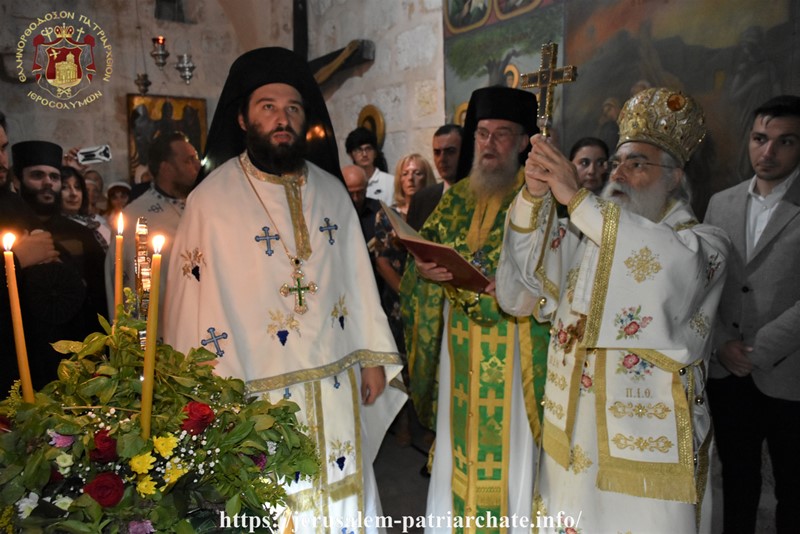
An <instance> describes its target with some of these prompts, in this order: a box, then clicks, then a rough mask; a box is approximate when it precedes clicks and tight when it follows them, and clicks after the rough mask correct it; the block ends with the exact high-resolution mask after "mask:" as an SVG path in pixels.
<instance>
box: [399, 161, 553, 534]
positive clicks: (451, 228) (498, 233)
mask: <svg viewBox="0 0 800 534" xmlns="http://www.w3.org/2000/svg"><path fill="white" fill-rule="evenodd" d="M517 180H518V182H519V184H518V185H521V182H522V174H521V172H520V174H518V176H517ZM517 190H518V188H514V190H513V191H511V192H509V193H508V194H507V195H506V196H505V197H504V198H502V199H501V200H499V201H497V202H488V203H485V202H484V203H481V202H477V201H476V198H475V196H474V194H473V193H472V191H471V190H470V188H469V179H465V180H462V181H460V182H459V183H457V184H456V185H454V186H453V187H451V188H450V189H449V190H448V191H447V192H446V193H445V195H444V196H443V197H442V200H441V201H440V203H439V205H438V207H437V208H436V210H435V211H434V212H433V214H432V215H431V216H430V217H429V218H428V220H427V221H426V223H425V225H424V226H423V228H422V230H421V232H420V233H421V234H422V235H423V237H425V238H426V239H430V240H432V241H435V242H437V243H445V244H448V245H450V246H452V247H454V248H455V249H456V250H457V251H458V252H459V253H461V255H462V256H463V257H465V258H467V259H472V257H473V254H474V253H475V252H476V250H479V251H480V256H481V258H482V264H483V267H484V269H486V271H487V272H488V276H490V277H491V276H494V273H495V271H496V269H497V263H498V261H499V259H500V250H501V246H502V242H503V229H504V223H505V218H506V212H507V210H508V207H509V206H510V204H511V201H512V200H513V198H514V196H515V195H516V192H517ZM476 245H477V246H476ZM445 294H446V296H447V298H448V299H449V300H450V303H451V308H450V316H449V317H448V318H447V321H445V320H444V317H443V316H442V315H443V304H444V296H445ZM400 296H401V303H402V310H403V320H404V324H405V329H406V345H407V352H408V359H409V373H410V393H411V398H412V400H413V402H414V405H415V408H416V409H417V412H418V413H419V415H420V419H421V421H422V422H423V424H425V425H427V426H429V427H430V428H435V418H436V417H435V414H436V403H437V399H436V393H437V377H438V367H439V365H438V364H439V354H440V347H441V343H442V342H443V341H444V342H446V343H448V348H449V353H450V363H451V374H450V380H451V383H450V386H451V387H450V390H451V393H452V398H451V399H448V400H447V401H446V404H445V409H449V410H450V422H451V438H452V442H451V443H450V444H447V445H449V446H450V447H451V449H452V454H453V478H452V486H453V514H454V516H482V517H485V516H486V513H487V512H488V513H489V514H490V515H492V516H495V517H496V518H498V519H499V518H500V517H501V516H505V515H507V513H506V512H507V503H508V474H509V469H510V467H509V460H510V458H509V455H508V451H509V440H510V424H509V421H510V417H511V385H512V376H513V357H514V348H515V339H516V338H517V336H518V339H519V350H520V356H521V358H520V359H521V371H522V388H523V396H524V401H525V406H526V410H527V413H528V419H529V424H530V427H531V432H532V433H533V436H534V438H535V439H536V440H537V442H538V441H539V439H540V433H541V432H540V421H541V416H542V414H541V406H540V403H539V400H541V399H542V397H543V390H544V382H545V370H546V360H547V345H548V341H549V334H548V329H549V324H540V323H537V322H536V321H535V320H533V318H532V317H523V318H517V317H512V316H510V315H507V314H506V313H504V312H503V311H502V310H500V309H499V307H498V305H497V301H496V300H495V299H494V298H493V297H491V296H488V295H483V294H482V295H478V294H476V293H473V292H470V291H462V290H457V289H454V288H452V287H450V286H443V285H439V284H435V283H432V282H428V281H426V280H424V279H422V278H419V277H418V276H417V272H416V268H415V265H414V262H413V261H409V262H408V263H407V267H406V272H405V274H404V276H403V280H402V282H401V286H400ZM445 327H446V331H445ZM532 414H533V416H532ZM447 445H446V444H442V443H439V444H437V447H443V446H447ZM512 468H513V467H512ZM472 527H473V528H464V529H456V530H457V531H459V532H461V531H475V526H474V524H473V525H472ZM504 530H505V529H500V528H498V529H492V528H486V527H484V528H481V529H480V531H481V532H501V531H504Z"/></svg>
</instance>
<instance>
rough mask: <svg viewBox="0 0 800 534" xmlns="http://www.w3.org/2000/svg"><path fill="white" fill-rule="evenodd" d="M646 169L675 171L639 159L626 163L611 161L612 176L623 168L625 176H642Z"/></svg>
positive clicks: (669, 167) (626, 161)
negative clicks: (655, 168) (659, 168)
mask: <svg viewBox="0 0 800 534" xmlns="http://www.w3.org/2000/svg"><path fill="white" fill-rule="evenodd" d="M645 167H661V168H662V169H674V168H675V167H672V166H670V165H660V164H658V163H650V162H649V161H642V160H639V159H626V160H625V161H619V160H611V161H609V169H610V174H614V173H615V172H616V171H617V170H618V169H620V168H622V170H623V171H625V174H641V173H643V172H644V171H645Z"/></svg>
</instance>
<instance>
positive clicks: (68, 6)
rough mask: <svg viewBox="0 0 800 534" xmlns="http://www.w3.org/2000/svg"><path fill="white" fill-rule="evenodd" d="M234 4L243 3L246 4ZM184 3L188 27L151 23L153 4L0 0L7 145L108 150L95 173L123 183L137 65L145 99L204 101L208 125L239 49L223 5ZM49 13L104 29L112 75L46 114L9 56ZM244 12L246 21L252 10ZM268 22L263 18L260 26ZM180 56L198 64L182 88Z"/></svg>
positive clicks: (143, 0) (210, 0) (151, 0)
mask: <svg viewBox="0 0 800 534" xmlns="http://www.w3.org/2000/svg"><path fill="white" fill-rule="evenodd" d="M231 1H232V0H231ZM240 3H241V4H246V2H245V1H242V2H240ZM137 4H138V14H139V20H140V21H141V28H142V31H141V36H142V39H141V40H140V33H139V31H138V30H137V29H136V26H137V22H136V21H137V13H136V11H137ZM184 4H185V9H186V16H187V18H188V19H189V20H190V21H193V22H194V23H190V24H184V23H176V22H166V21H162V20H156V19H155V16H154V12H155V0H138V2H134V1H131V0H110V1H109V0H72V1H58V2H56V1H55V0H46V1H42V2H36V3H31V2H19V1H10V0H2V2H0V20H3V24H2V26H1V27H0V53H2V69H3V70H2V71H1V72H0V109H2V110H3V111H4V112H5V113H6V116H7V118H8V122H9V132H8V135H9V138H10V140H11V143H12V144H13V143H15V142H18V141H24V140H29V139H45V140H50V141H53V142H55V143H58V144H60V145H61V146H62V147H64V148H65V149H69V148H70V147H73V146H92V145H99V144H109V145H111V149H112V154H113V159H112V161H111V162H109V163H103V164H99V165H98V166H96V167H95V168H96V169H97V170H98V171H99V172H100V173H101V174H103V176H104V177H105V181H106V183H108V182H109V181H113V180H124V179H127V178H128V175H129V172H128V134H127V128H128V117H127V109H126V108H127V101H126V95H127V94H129V93H131V94H136V93H138V90H137V88H136V85H135V84H134V79H135V74H136V73H137V72H143V69H144V68H145V67H144V66H143V64H144V65H146V69H147V73H148V75H149V78H150V81H151V82H152V85H151V86H150V91H149V93H148V94H150V95H171V96H180V97H194V98H204V99H206V101H207V107H208V121H209V124H210V121H211V117H212V114H213V111H214V108H215V106H216V103H217V99H218V97H219V93H220V90H221V88H222V84H223V83H224V81H225V76H226V75H227V71H228V67H229V66H230V64H231V62H232V61H233V60H234V59H235V58H236V57H237V56H238V55H239V54H240V53H241V51H242V46H241V45H240V42H239V39H238V34H237V31H235V30H234V27H233V26H232V22H231V20H230V18H229V16H228V14H227V12H226V10H225V9H223V7H222V5H224V4H225V2H218V1H216V0H188V1H186V2H184ZM53 11H58V12H60V11H68V12H71V13H75V16H76V17H78V16H81V15H82V16H84V17H87V18H89V19H90V20H91V21H92V22H93V23H94V24H97V26H98V27H99V28H102V30H103V31H104V32H105V35H106V38H107V42H108V44H109V45H111V47H112V48H111V54H112V72H111V75H110V77H109V81H108V82H102V81H98V79H97V78H98V77H95V81H93V83H92V85H91V92H92V93H94V92H96V91H98V90H99V91H100V92H101V93H102V96H100V97H99V98H97V99H96V100H95V101H94V102H92V103H90V104H88V105H86V106H84V107H78V108H75V109H51V108H48V107H45V106H42V105H41V103H37V102H35V101H33V100H32V99H31V97H30V96H29V93H30V92H31V91H32V90H34V89H38V88H37V86H36V84H35V83H31V82H28V83H20V81H19V79H18V76H17V69H16V62H15V57H14V56H15V52H16V48H17V43H18V42H19V39H20V36H21V35H23V34H24V32H25V29H26V28H27V27H28V26H29V25H30V24H31V23H32V22H35V21H36V20H37V19H38V18H42V17H44V16H45V15H46V14H47V13H51V12H53ZM250 13H251V15H252V13H253V11H250ZM245 18H247V17H245ZM271 19H272V18H271V17H267V16H265V20H271ZM76 20H77V19H76ZM250 20H253V18H252V17H251V18H250ZM208 21H213V24H208V23H206V22H208ZM263 33H264V34H267V35H270V36H278V37H279V36H280V33H281V32H280V29H279V26H277V25H276V29H275V30H273V31H265V32H263ZM283 34H284V36H285V35H287V34H288V39H287V38H286V37H284V42H283V44H284V45H287V44H290V43H291V33H290V32H288V33H287V32H286V31H284V32H283ZM157 35H164V36H165V37H166V38H167V50H168V51H169V52H170V56H169V58H168V60H167V61H168V62H167V65H166V66H165V67H164V68H163V70H159V69H158V68H156V66H155V63H154V62H153V59H152V58H151V57H150V55H149V54H150V51H151V50H152V42H151V38H152V37H154V36H157ZM33 37H34V35H31V36H30V37H29V38H28V40H29V42H30V40H32V39H33ZM276 40H277V37H276ZM142 41H143V42H142ZM287 41H288V42H287ZM99 44H100V43H98V45H99ZM186 52H189V53H191V54H192V61H193V62H194V64H195V65H196V66H197V68H196V69H195V71H194V77H193V78H192V80H191V83H190V84H188V85H187V84H186V83H185V82H184V81H183V80H182V79H181V78H180V76H179V74H178V71H177V70H175V63H176V61H177V56H178V54H182V53H186ZM95 55H96V56H100V57H97V59H99V60H103V59H102V58H103V57H104V56H103V55H102V53H101V50H100V46H97V47H96V48H95ZM24 61H26V62H27V68H28V70H30V64H31V62H32V61H33V53H32V51H30V49H28V52H26V55H25V58H24ZM37 92H38V93H42V92H43V91H42V90H37ZM54 100H55V99H54Z"/></svg>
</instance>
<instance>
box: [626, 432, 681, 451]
mask: <svg viewBox="0 0 800 534" xmlns="http://www.w3.org/2000/svg"><path fill="white" fill-rule="evenodd" d="M611 441H612V442H613V443H614V445H616V446H617V447H618V448H620V449H639V450H640V451H641V452H645V451H647V452H654V451H658V452H663V453H667V452H669V450H670V449H671V448H672V447H673V443H672V442H671V441H670V440H669V439H668V438H667V437H666V436H661V437H658V438H643V437H641V436H624V435H622V434H617V435H616V436H614V438H613V439H612V440H611Z"/></svg>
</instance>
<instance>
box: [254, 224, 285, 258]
mask: <svg viewBox="0 0 800 534" xmlns="http://www.w3.org/2000/svg"><path fill="white" fill-rule="evenodd" d="M261 229H262V230H264V235H257V236H256V242H258V241H266V242H267V256H272V253H273V252H275V251H274V250H272V241H280V239H281V236H280V235H278V234H275V235H269V226H264V227H263V228H261Z"/></svg>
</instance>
